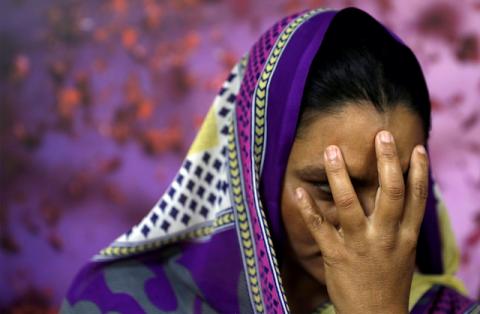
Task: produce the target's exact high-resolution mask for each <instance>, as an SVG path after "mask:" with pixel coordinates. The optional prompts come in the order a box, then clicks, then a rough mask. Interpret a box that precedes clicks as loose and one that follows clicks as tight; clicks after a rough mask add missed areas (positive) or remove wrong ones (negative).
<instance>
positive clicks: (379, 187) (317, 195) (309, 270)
mask: <svg viewBox="0 0 480 314" xmlns="http://www.w3.org/2000/svg"><path fill="white" fill-rule="evenodd" d="M424 144H425V134H424V131H423V128H422V123H421V120H420V118H419V117H418V116H417V115H416V114H415V113H412V112H411V111H409V110H408V109H406V108H405V107H404V106H402V105H398V106H396V107H394V108H393V109H391V110H389V111H386V112H378V111H377V110H376V109H375V108H374V107H373V106H372V105H368V104H362V105H359V104H353V105H352V104H349V105H346V106H344V107H343V108H342V110H341V111H339V112H338V113H335V114H331V113H330V114H322V113H321V114H319V115H318V116H317V117H315V119H314V120H313V121H312V123H311V124H309V125H307V126H306V127H305V129H304V131H303V132H302V133H301V136H300V137H299V138H297V139H296V140H295V142H294V144H293V147H292V150H291V152H290V156H289V160H288V164H287V169H286V172H285V177H284V182H283V191H282V200H281V207H282V218H283V221H284V224H285V228H286V231H287V235H288V240H289V241H288V244H287V247H286V251H287V254H286V257H285V260H284V263H283V265H282V278H283V281H284V285H285V290H286V294H287V298H288V300H289V306H290V308H291V310H292V312H293V313H309V312H311V311H312V310H314V309H315V307H316V306H318V304H319V303H321V302H322V301H325V300H330V301H331V302H332V303H333V305H334V306H335V310H336V312H337V313H358V312H361V313H407V312H408V297H409V292H410V285H411V280H412V276H413V271H414V268H415V248H416V243H417V238H418V233H419V229H420V224H421V221H422V218H423V213H424V209H425V203H426V196H427V192H426V191H428V158H427V155H426V153H425V150H424V148H423V145H424Z"/></svg>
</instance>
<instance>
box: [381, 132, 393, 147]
mask: <svg viewBox="0 0 480 314" xmlns="http://www.w3.org/2000/svg"><path fill="white" fill-rule="evenodd" d="M380 141H381V142H382V143H387V144H388V143H391V142H393V136H392V134H390V132H388V131H382V132H380Z"/></svg>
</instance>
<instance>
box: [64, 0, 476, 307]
mask: <svg viewBox="0 0 480 314" xmlns="http://www.w3.org/2000/svg"><path fill="white" fill-rule="evenodd" d="M429 129H430V103H429V98H428V91H427V87H426V85H425V81H424V78H423V74H422V72H421V69H420V67H419V65H418V62H417V61H416V59H415V57H414V55H413V54H412V52H411V51H410V50H409V49H408V48H407V47H406V46H405V45H404V44H403V43H401V42H400V41H399V39H398V38H396V37H395V36H394V35H392V34H391V33H389V32H388V31H387V30H385V29H384V28H383V26H381V24H379V23H378V22H376V21H375V20H374V19H373V18H371V17H370V16H369V15H367V14H366V13H364V12H362V11H360V10H358V9H354V8H348V9H344V10H341V11H333V10H312V11H307V12H303V13H300V14H295V15H292V16H289V17H286V18H284V19H282V20H281V21H279V22H278V23H276V24H275V25H274V26H273V27H271V28H270V29H269V30H268V31H267V32H266V33H264V34H263V35H262V37H261V38H260V39H259V40H258V41H257V43H256V44H255V45H254V46H253V47H252V49H251V50H250V51H249V53H248V54H247V55H246V56H245V57H244V58H243V59H242V60H241V61H240V62H239V63H238V64H237V66H236V67H235V68H234V69H233V71H232V72H231V74H230V76H229V77H228V79H227V81H226V82H225V83H224V85H223V87H222V88H221V90H220V92H219V94H218V96H217V97H216V99H215V100H214V103H213V105H212V107H211V109H210V111H209V113H208V114H207V117H206V119H205V121H204V124H203V126H202V128H201V130H200V132H199V134H198V135H197V137H196V139H195V141H194V143H193V144H192V146H191V148H190V150H189V153H188V155H187V157H186V159H185V161H184V162H183V165H182V167H181V168H180V170H179V171H178V174H177V175H176V177H175V179H174V181H173V182H172V184H171V185H170V187H169V188H168V189H167V191H166V192H165V194H164V195H163V196H162V198H161V199H160V200H159V201H158V203H157V204H156V205H155V207H154V208H153V209H152V210H151V212H150V213H149V214H148V215H147V216H145V218H144V219H143V220H142V221H141V222H140V223H139V224H138V225H136V226H134V227H133V228H132V229H131V230H129V231H128V232H127V233H125V234H124V235H122V236H121V237H119V238H118V239H117V240H116V241H115V242H114V243H113V244H111V245H110V246H109V247H108V248H106V249H104V250H102V251H101V252H100V254H99V255H98V256H96V257H95V258H94V260H93V261H92V262H91V263H89V264H88V265H87V266H85V267H84V269H83V270H82V271H81V272H80V273H79V274H78V275H77V278H76V279H75V281H74V283H73V284H72V287H71V289H70V291H69V292H68V295H67V298H66V300H65V302H64V304H63V307H62V312H63V313H104V312H105V313H106V312H120V313H166V312H171V313H203V312H205V313H214V312H219V313H252V312H256V313H263V312H266V313H283V312H289V311H291V312H293V313H311V312H322V313H323V312H325V313H328V312H333V311H334V310H335V311H336V312H337V313H352V312H364V313H380V312H381V313H406V312H408V311H410V312H413V313H434V312H435V313H474V312H475V313H476V312H478V311H479V309H478V305H475V304H474V303H473V302H472V301H470V300H468V299H467V298H465V297H464V296H462V294H461V293H462V292H464V290H463V289H464V288H463V286H462V284H461V283H460V282H459V281H458V280H457V279H455V277H454V276H453V273H454V271H455V269H456V266H457V251H456V248H455V245H454V242H453V237H452V235H451V233H450V231H449V228H448V220H447V217H446V213H445V209H444V208H443V205H442V203H441V200H440V198H439V194H438V191H435V192H434V191H433V188H434V183H433V181H432V180H431V179H430V180H429V178H428V177H429V173H428V158H427V154H426V151H425V148H424V145H426V141H427V139H428V133H429ZM422 219H423V220H422ZM422 221H423V222H422ZM417 239H418V240H417ZM415 248H416V250H415Z"/></svg>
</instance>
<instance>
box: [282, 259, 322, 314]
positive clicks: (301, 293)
mask: <svg viewBox="0 0 480 314" xmlns="http://www.w3.org/2000/svg"><path fill="white" fill-rule="evenodd" d="M281 276H282V282H283V286H284V288H285V294H286V296H287V300H288V306H289V307H290V311H291V312H292V313H312V312H313V311H314V310H315V309H316V308H317V307H318V306H319V305H320V304H321V303H323V302H325V301H328V300H329V298H328V293H327V288H326V286H325V285H324V284H322V283H320V282H318V281H317V280H316V279H315V278H314V277H312V276H311V275H310V274H309V273H307V272H306V271H305V270H304V269H303V267H301V266H300V265H299V264H298V263H297V262H296V261H293V260H291V259H289V258H288V257H286V258H285V260H284V261H283V263H282V268H281Z"/></svg>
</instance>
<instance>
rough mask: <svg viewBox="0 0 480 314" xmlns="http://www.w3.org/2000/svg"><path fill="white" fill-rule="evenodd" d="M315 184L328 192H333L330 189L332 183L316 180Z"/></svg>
mask: <svg viewBox="0 0 480 314" xmlns="http://www.w3.org/2000/svg"><path fill="white" fill-rule="evenodd" d="M313 185H314V186H315V187H316V188H318V189H319V190H320V191H322V192H324V193H326V194H329V195H331V194H332V190H330V185H329V184H328V183H327V182H314V183H313Z"/></svg>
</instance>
